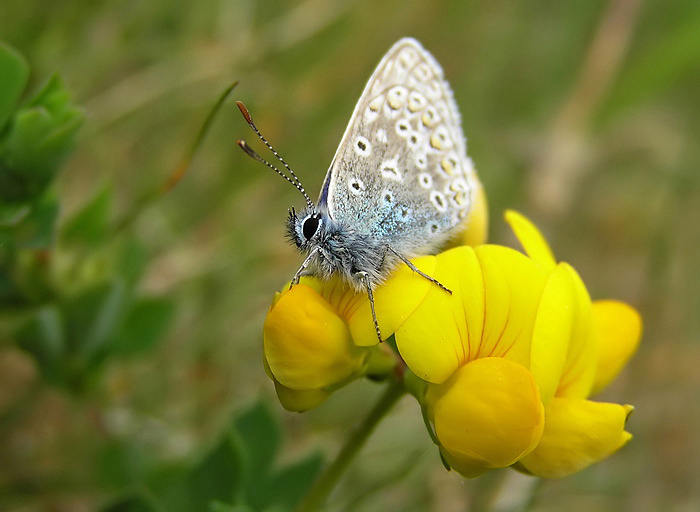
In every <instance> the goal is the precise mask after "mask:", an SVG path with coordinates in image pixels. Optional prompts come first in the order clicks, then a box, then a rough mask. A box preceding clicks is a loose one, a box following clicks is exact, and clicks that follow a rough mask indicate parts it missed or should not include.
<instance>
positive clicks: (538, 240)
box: [505, 210, 557, 271]
mask: <svg viewBox="0 0 700 512" xmlns="http://www.w3.org/2000/svg"><path fill="white" fill-rule="evenodd" d="M505 219H506V222H507V223H508V224H510V228H511V229H512V230H513V232H514V233H515V236H516V237H517V238H518V241H519V242H520V244H521V245H522V246H523V249H524V250H525V253H527V255H528V256H530V258H532V259H533V260H535V261H536V262H537V263H538V264H540V265H542V267H543V268H544V269H546V270H549V271H551V270H554V267H555V266H556V264H557V262H556V260H555V259H554V254H552V250H551V249H550V248H549V244H547V241H546V240H545V239H544V237H543V236H542V233H540V231H539V229H537V227H535V225H534V224H533V223H532V222H530V220H529V219H528V218H527V217H525V216H524V215H522V214H520V213H518V212H516V211H515V210H507V211H506V213H505Z"/></svg>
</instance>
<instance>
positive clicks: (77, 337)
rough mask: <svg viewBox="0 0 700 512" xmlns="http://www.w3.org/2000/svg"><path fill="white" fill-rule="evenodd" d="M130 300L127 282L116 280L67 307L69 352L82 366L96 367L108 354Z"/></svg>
mask: <svg viewBox="0 0 700 512" xmlns="http://www.w3.org/2000/svg"><path fill="white" fill-rule="evenodd" d="M127 300H128V293H127V288H126V285H125V283H124V281H122V280H121V279H119V278H115V279H114V280H112V281H110V282H107V283H102V284H99V285H97V286H94V287H93V288H90V289H89V290H87V291H85V292H83V293H81V294H80V295H78V296H77V297H74V298H71V299H70V300H69V301H67V302H65V303H64V311H65V318H66V332H67V338H68V344H69V349H70V351H71V353H72V354H74V355H75V356H76V357H77V358H78V359H79V361H80V362H81V363H82V364H84V365H90V364H96V363H98V362H100V361H101V358H102V357H103V356H105V355H106V354H107V353H108V351H109V346H108V341H109V340H111V339H112V337H113V336H114V334H115V332H116V329H117V327H118V326H119V323H120V322H121V320H122V318H123V316H124V312H125V310H126V307H127Z"/></svg>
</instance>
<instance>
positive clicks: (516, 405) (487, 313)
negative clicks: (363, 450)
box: [264, 198, 641, 477]
mask: <svg viewBox="0 0 700 512" xmlns="http://www.w3.org/2000/svg"><path fill="white" fill-rule="evenodd" d="M482 199H483V198H482ZM480 204H481V206H479V207H477V208H476V209H475V211H476V213H475V214H474V217H473V218H472V221H473V224H472V226H473V230H472V231H471V234H467V235H466V236H465V237H464V238H463V239H462V240H463V241H464V240H469V241H471V242H481V241H483V236H484V234H485V232H486V215H485V202H483V200H482V201H481V203H480ZM506 220H507V221H508V222H509V224H510V225H511V227H512V229H513V230H514V231H515V233H516V236H517V237H518V238H519V240H520V242H521V244H522V245H523V247H524V249H525V252H526V254H522V253H520V252H518V251H516V250H514V249H510V248H507V247H502V246H496V245H479V246H477V247H469V246H462V247H457V248H454V249H451V250H448V251H445V252H443V253H441V254H439V255H437V256H424V257H421V258H416V259H415V260H413V262H414V264H415V265H416V266H417V267H418V268H420V269H421V270H423V271H424V272H425V273H426V274H428V275H430V276H433V277H435V278H436V279H437V280H438V281H440V282H441V283H442V284H444V285H445V286H447V287H448V288H449V289H450V290H452V294H451V295H450V294H448V293H445V291H444V290H442V289H440V288H439V287H437V286H434V285H432V284H431V283H430V282H429V281H428V280H426V279H424V278H422V277H421V276H418V275H416V274H414V273H413V272H411V270H410V269H408V267H406V266H401V267H399V268H398V269H397V271H396V272H395V273H394V274H393V275H392V277H391V278H390V279H389V280H388V281H387V282H386V283H385V284H384V285H383V286H382V287H380V288H379V289H378V290H377V291H376V292H375V305H376V311H377V317H378V321H379V326H380V328H381V330H382V333H383V334H384V335H385V336H388V335H390V334H394V336H395V342H396V350H397V352H398V354H396V353H395V352H393V351H392V350H391V347H390V344H388V343H385V344H378V343H377V339H376V336H375V333H374V325H373V323H372V316H371V313H370V307H369V303H368V300H367V297H366V295H365V294H362V293H360V294H356V293H355V292H354V291H353V290H351V289H350V288H349V287H348V286H346V285H344V284H343V283H342V282H340V281H339V280H330V281H326V282H323V281H320V280H318V279H315V278H303V279H302V280H301V283H300V284H299V285H297V286H294V287H293V288H292V289H291V290H289V289H288V287H286V288H285V290H284V291H283V292H282V293H280V294H278V295H277V296H276V298H275V300H274V301H273V305H272V307H271V308H270V312H269V313H268V316H267V319H266V321H265V327H264V353H265V364H266V368H267V371H268V374H269V375H270V377H271V378H272V379H273V381H274V382H275V388H276V390H277V394H278V397H279V399H280V401H281V402H282V404H283V405H284V406H285V407H286V408H287V409H290V410H297V411H302V410H307V409H309V408H311V407H314V406H316V405H318V404H319V403H321V402H322V401H323V400H325V399H326V398H327V397H328V396H329V395H330V394H331V393H332V392H333V391H334V390H335V389H337V388H339V387H340V386H342V385H344V384H346V383H347V382H349V381H351V380H353V379H356V378H358V377H361V376H365V375H368V376H375V377H376V376H387V375H390V374H392V372H393V373H394V374H395V370H396V369H397V366H398V367H399V369H400V367H402V366H404V365H405V367H407V368H408V370H410V371H408V372H407V373H406V376H407V378H406V381H405V382H406V386H407V387H410V388H411V392H412V393H413V394H414V395H415V396H416V397H417V398H418V400H419V401H420V402H421V405H422V407H423V409H424V412H425V417H426V419H427V420H428V422H429V428H430V429H431V433H432V434H433V435H434V439H435V440H436V443H437V444H438V446H439V448H440V452H441V455H442V457H443V459H444V460H445V461H446V462H447V464H449V465H450V466H451V467H452V468H454V469H455V470H456V471H458V472H459V473H461V474H463V475H465V476H468V477H472V476H477V475H479V474H481V473H483V472H485V471H487V470H489V469H492V468H500V467H507V466H513V467H515V468H516V469H519V470H521V471H524V472H528V473H532V474H535V475H539V476H544V477H559V476H565V475H568V474H571V473H573V472H576V471H579V470H581V469H583V468H585V467H587V466H588V465H590V464H592V463H594V462H597V461H599V460H601V459H603V458H605V457H607V456H608V455H610V454H611V453H613V452H614V451H615V450H617V449H618V448H620V447H621V446H622V445H624V444H625V443H626V442H627V441H628V440H629V439H630V437H631V436H630V434H629V433H627V432H625V421H626V418H627V417H628V415H629V413H630V412H631V410H632V407H631V406H628V405H618V404H611V403H598V402H593V401H590V400H588V398H589V397H590V396H591V395H592V394H593V393H596V392H598V391H600V390H601V389H603V388H604V387H605V386H606V385H607V384H608V383H609V382H610V381H611V380H612V379H613V378H614V377H615V376H616V375H617V374H618V373H619V371H620V370H621V369H622V367H623V366H624V364H625V363H626V362H627V360H628V359H629V358H630V357H631V356H632V354H633V353H634V351H635V350H636V348H637V345H638V342H639V338H640V336H641V319H640V317H639V315H638V314H637V312H636V311H635V310H634V309H632V308H631V307H629V306H627V305H626V304H624V303H621V302H617V301H611V300H608V301H595V302H593V301H591V299H590V297H589V295H588V292H587V290H586V287H585V285H584V284H583V282H582V281H581V278H580V277H579V275H578V274H577V273H576V271H575V270H574V269H573V268H572V267H571V266H570V265H568V264H566V263H557V262H556V260H555V259H554V256H553V255H552V252H551V250H550V248H549V246H548V245H547V243H546V241H545V240H544V238H543V237H542V235H541V234H540V233H539V231H538V230H537V229H536V228H535V227H534V225H532V224H531V223H530V221H528V220H527V219H526V218H525V217H523V216H521V215H519V214H517V213H515V212H508V213H507V214H506ZM475 233H476V234H475ZM470 237H471V238H470ZM399 357H400V358H399ZM399 373H400V372H399ZM408 377H411V378H410V379H409V378H408Z"/></svg>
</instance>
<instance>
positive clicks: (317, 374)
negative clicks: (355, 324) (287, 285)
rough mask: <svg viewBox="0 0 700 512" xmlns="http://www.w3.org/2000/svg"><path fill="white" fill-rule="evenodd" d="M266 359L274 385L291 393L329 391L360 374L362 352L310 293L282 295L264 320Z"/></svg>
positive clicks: (299, 290) (302, 289)
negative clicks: (326, 388) (328, 389)
mask: <svg viewBox="0 0 700 512" xmlns="http://www.w3.org/2000/svg"><path fill="white" fill-rule="evenodd" d="M263 343H264V351H265V359H266V361H267V363H268V365H269V368H270V371H271V373H272V375H273V376H274V378H275V380H276V381H278V382H279V383H281V384H282V385H284V386H286V387H289V388H292V389H296V390H310V389H318V388H325V387H329V386H333V385H335V384H338V383H339V382H342V381H344V380H346V379H348V378H350V377H351V376H353V375H354V374H359V373H360V372H361V369H362V366H363V363H364V360H365V358H366V350H363V349H361V348H359V347H356V346H355V345H354V344H353V343H352V340H351V338H350V331H349V330H348V328H347V326H346V325H345V323H344V322H343V320H342V319H341V318H340V317H339V316H338V314H337V312H336V311H335V310H334V309H333V308H332V307H331V305H330V304H329V303H328V302H327V301H326V300H324V299H323V297H321V296H320V295H319V294H318V293H317V292H316V291H315V290H314V289H312V288H311V287H309V286H306V285H305V284H298V285H296V286H294V287H293V288H292V289H291V290H288V291H285V292H283V293H282V294H281V295H280V296H279V298H278V299H277V301H276V303H275V304H274V306H273V307H272V309H271V310H270V312H269V313H268V315H267V317H266V318H265V324H264V327H263Z"/></svg>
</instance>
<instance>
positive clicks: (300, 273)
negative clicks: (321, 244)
mask: <svg viewBox="0 0 700 512" xmlns="http://www.w3.org/2000/svg"><path fill="white" fill-rule="evenodd" d="M317 252H318V247H317V248H316V249H314V250H313V251H311V253H310V254H309V255H308V256H307V257H306V259H305V260H304V262H303V263H302V264H301V267H299V270H297V271H296V273H295V274H294V277H292V281H291V282H290V283H289V289H290V290H291V289H292V286H294V285H295V284H299V279H300V278H301V276H303V275H306V274H305V273H304V271H305V270H306V267H308V266H309V263H311V259H312V258H313V257H314V256H315V255H316V253H317Z"/></svg>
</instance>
